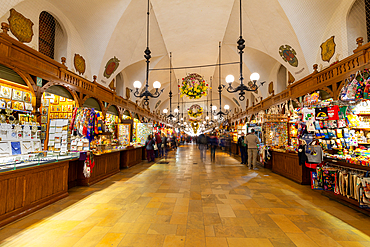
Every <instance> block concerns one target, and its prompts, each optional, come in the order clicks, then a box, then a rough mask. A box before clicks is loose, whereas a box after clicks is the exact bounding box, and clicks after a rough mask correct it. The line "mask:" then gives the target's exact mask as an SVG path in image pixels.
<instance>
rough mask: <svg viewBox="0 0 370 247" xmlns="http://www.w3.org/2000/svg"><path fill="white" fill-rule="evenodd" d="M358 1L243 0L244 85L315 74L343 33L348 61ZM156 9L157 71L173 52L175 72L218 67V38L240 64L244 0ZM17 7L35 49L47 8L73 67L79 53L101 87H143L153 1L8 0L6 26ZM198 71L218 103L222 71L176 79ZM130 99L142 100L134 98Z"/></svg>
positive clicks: (161, 1) (160, 75) (230, 70)
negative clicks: (325, 45)
mask: <svg viewBox="0 0 370 247" xmlns="http://www.w3.org/2000/svg"><path fill="white" fill-rule="evenodd" d="M353 1H354V0H325V1H322V0H300V1H291V0H243V37H244V39H245V41H246V49H245V50H244V52H245V53H244V56H243V59H244V64H243V70H244V77H245V81H246V82H248V81H249V80H248V79H249V75H250V73H251V72H258V73H259V74H260V75H261V81H264V80H266V85H265V86H264V87H263V88H261V90H260V92H259V94H258V95H254V96H255V97H259V96H263V97H267V96H268V95H267V86H268V83H269V82H270V81H274V82H276V76H277V70H278V68H279V66H280V64H282V65H283V66H285V67H286V68H287V70H288V71H289V72H291V73H292V75H293V76H294V77H295V79H296V80H299V79H300V78H302V77H304V76H306V75H307V74H308V73H310V72H311V71H312V65H313V64H314V63H318V62H320V61H321V60H320V44H321V43H322V42H323V41H325V40H326V39H327V38H329V37H330V36H332V35H336V43H337V48H338V53H341V54H342V55H343V57H345V56H347V55H349V54H351V51H347V50H348V48H347V47H348V44H347V43H348V41H347V36H346V32H345V31H346V25H345V23H346V17H347V13H348V11H349V9H350V7H351V5H352V4H353ZM151 6H152V7H151V15H150V17H151V19H150V20H151V22H150V23H151V25H150V49H151V51H152V57H153V58H152V59H151V64H150V67H151V68H163V67H168V66H169V58H168V57H169V55H168V54H169V52H172V53H173V66H175V67H178V66H193V65H204V64H215V63H217V61H218V42H219V41H221V42H222V62H235V61H239V55H238V53H237V49H236V42H237V40H238V38H239V0H213V1H211V0H187V1H179V0H176V1H166V0H151ZM12 7H15V8H16V9H17V11H19V12H21V13H22V14H24V15H25V16H26V17H27V18H30V19H31V20H32V21H33V22H34V23H35V26H34V32H35V36H34V38H33V41H32V42H31V44H29V45H30V46H31V47H34V48H35V49H37V39H38V16H39V13H40V12H41V11H42V10H46V11H50V12H51V13H53V14H54V15H55V16H56V17H57V18H58V20H59V21H60V22H61V24H62V25H63V26H64V27H66V31H67V34H68V54H69V57H67V65H68V67H69V68H70V69H71V70H73V69H72V68H73V63H72V61H73V54H74V53H79V54H81V53H82V54H81V55H83V56H84V57H85V58H86V61H87V73H86V74H87V75H89V76H88V77H89V78H91V75H93V74H96V75H98V82H99V83H101V84H103V85H105V86H108V84H109V82H110V81H111V80H112V79H113V78H115V76H116V75H117V74H118V73H120V72H122V75H123V79H124V84H125V86H128V87H131V88H132V83H133V81H135V80H140V81H142V82H144V78H145V60H144V57H143V56H144V50H145V48H146V8H147V1H146V0H135V1H131V0H105V1H101V0H78V1H76V0H64V1H60V0H24V1H20V0H5V2H4V3H2V5H1V6H0V16H2V17H1V21H6V19H7V18H8V15H9V14H8V13H9V9H10V8H12ZM71 39H72V40H71ZM353 42H355V41H353ZM281 45H290V46H291V47H293V48H294V49H295V51H296V52H297V58H298V61H299V64H298V67H293V66H291V65H290V64H289V63H287V62H285V61H284V60H283V59H282V58H281V57H280V54H279V47H280V46H281ZM346 49H347V50H346ZM114 56H116V57H117V58H118V59H119V60H120V65H119V67H118V69H117V71H116V72H115V73H114V74H113V75H111V77H110V78H109V79H107V78H105V77H103V71H104V68H105V65H106V62H107V61H108V60H109V59H110V58H112V57H114ZM343 57H342V58H343ZM321 62H322V61H321ZM192 72H196V73H200V74H201V75H203V76H204V78H205V79H206V80H209V77H210V76H214V85H213V98H214V99H215V98H216V97H217V96H218V92H217V84H218V83H217V82H218V81H217V78H218V75H217V74H218V73H217V67H210V68H202V69H186V70H176V71H175V72H174V77H173V81H174V82H175V78H180V79H181V78H183V77H184V76H186V74H187V73H192ZM228 74H233V75H234V76H235V79H236V82H235V83H234V84H233V85H234V86H237V81H238V78H239V66H238V65H237V64H236V65H230V66H224V67H223V68H222V76H221V77H222V78H225V77H226V75H228ZM154 80H159V81H160V82H161V83H162V85H163V87H165V92H164V93H163V94H162V96H161V97H160V98H159V99H160V100H162V101H163V102H162V104H163V103H164V102H165V101H166V99H168V91H169V89H168V83H169V76H168V71H152V72H151V73H150V77H149V81H150V88H151V87H152V82H153V81H154ZM222 80H223V81H222V83H223V84H225V82H224V79H222ZM274 84H275V85H276V83H274ZM174 85H176V83H174ZM173 90H175V89H173ZM175 95H176V94H174V96H175ZM224 98H225V102H228V101H227V100H230V102H228V103H229V105H231V106H234V107H236V105H235V104H234V102H233V100H232V99H233V98H236V99H238V94H237V93H234V94H229V93H227V92H226V91H225V89H224V92H223V101H224ZM131 99H132V100H133V101H135V100H136V98H135V97H133V96H131ZM174 99H175V98H174ZM246 99H252V95H251V93H247V94H246ZM185 101H189V102H190V101H191V100H188V99H185ZM155 103H156V100H153V101H151V102H150V108H151V109H152V110H154V106H155ZM245 103H246V100H245V101H244V102H240V105H241V108H243V109H244V108H245ZM250 105H251V100H250V101H249V106H250ZM162 108H163V107H162Z"/></svg>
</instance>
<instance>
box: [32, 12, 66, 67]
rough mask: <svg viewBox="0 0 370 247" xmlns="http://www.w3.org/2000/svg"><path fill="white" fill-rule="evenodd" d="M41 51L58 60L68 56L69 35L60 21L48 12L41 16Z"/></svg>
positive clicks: (42, 13)
mask: <svg viewBox="0 0 370 247" xmlns="http://www.w3.org/2000/svg"><path fill="white" fill-rule="evenodd" d="M39 51H40V52H41V53H42V54H44V55H46V56H48V57H50V58H52V59H55V60H56V61H61V57H67V35H66V32H65V31H64V30H63V27H62V26H61V25H60V23H59V22H58V21H57V20H56V19H55V18H54V17H53V16H52V15H51V14H49V13H48V12H46V11H43V12H41V14H40V17H39Z"/></svg>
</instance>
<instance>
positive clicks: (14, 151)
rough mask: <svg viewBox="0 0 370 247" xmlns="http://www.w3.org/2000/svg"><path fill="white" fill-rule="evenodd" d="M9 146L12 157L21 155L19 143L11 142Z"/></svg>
mask: <svg viewBox="0 0 370 247" xmlns="http://www.w3.org/2000/svg"><path fill="white" fill-rule="evenodd" d="M11 146H12V155H18V154H22V150H21V143H20V142H11Z"/></svg>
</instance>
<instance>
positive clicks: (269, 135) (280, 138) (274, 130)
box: [263, 115, 288, 148]
mask: <svg viewBox="0 0 370 247" xmlns="http://www.w3.org/2000/svg"><path fill="white" fill-rule="evenodd" d="M263 128H264V137H265V144H266V146H270V147H273V148H284V147H286V146H287V145H288V118H287V117H286V116H284V115H265V119H264V124H263Z"/></svg>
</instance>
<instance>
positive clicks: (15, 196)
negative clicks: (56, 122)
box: [0, 65, 78, 226]
mask: <svg viewBox="0 0 370 247" xmlns="http://www.w3.org/2000/svg"><path fill="white" fill-rule="evenodd" d="M35 102H36V97H35V94H34V92H33V89H32V87H31V86H28V85H27V83H26V82H25V81H24V80H23V79H22V77H21V76H19V75H18V74H17V73H16V72H15V71H13V70H11V69H10V68H7V67H5V66H3V65H0V124H1V130H0V184H1V185H2V186H1V192H0V197H1V198H2V200H0V208H1V209H2V210H0V211H1V212H0V226H3V225H5V224H7V223H9V222H12V221H14V220H16V219H18V218H20V217H22V216H24V215H25V214H29V213H32V212H34V211H35V210H37V209H38V208H40V207H43V206H45V205H48V204H50V203H53V202H55V201H57V200H60V199H61V198H63V197H66V196H68V191H67V190H68V187H67V183H66V182H67V171H68V165H69V162H70V161H71V160H75V159H78V156H77V157H76V156H75V155H74V154H70V153H68V152H65V153H63V154H61V153H59V152H53V151H43V144H42V142H43V141H44V140H45V128H46V126H45V125H44V126H43V129H41V128H42V127H41V125H40V121H41V120H42V119H41V118H42V117H41V116H40V117H39V118H38V119H37V117H36V116H37V115H36V109H34V107H35ZM40 110H41V109H40ZM44 123H46V122H44ZM41 130H43V131H41ZM42 133H44V135H42ZM42 137H43V138H42Z"/></svg>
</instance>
